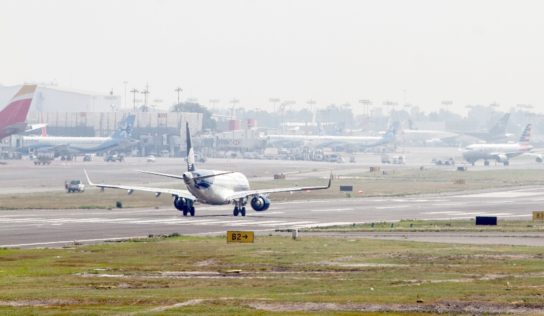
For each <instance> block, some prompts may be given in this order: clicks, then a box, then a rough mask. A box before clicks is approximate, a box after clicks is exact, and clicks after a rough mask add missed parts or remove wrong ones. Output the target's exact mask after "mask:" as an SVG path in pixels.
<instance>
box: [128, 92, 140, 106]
mask: <svg viewBox="0 0 544 316" xmlns="http://www.w3.org/2000/svg"><path fill="white" fill-rule="evenodd" d="M138 92H140V91H138V90H136V88H134V89H132V90H130V93H132V107H133V111H134V112H136V93H138Z"/></svg>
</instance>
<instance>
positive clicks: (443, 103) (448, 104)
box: [440, 100, 453, 109]
mask: <svg viewBox="0 0 544 316" xmlns="http://www.w3.org/2000/svg"><path fill="white" fill-rule="evenodd" d="M440 104H442V106H443V107H445V108H446V109H447V108H449V107H451V106H452V105H453V101H451V100H443V101H442V102H440Z"/></svg>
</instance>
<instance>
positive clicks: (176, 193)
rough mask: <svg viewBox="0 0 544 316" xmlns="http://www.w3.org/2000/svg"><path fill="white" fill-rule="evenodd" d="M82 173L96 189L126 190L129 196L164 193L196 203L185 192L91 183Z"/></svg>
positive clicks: (187, 192)
mask: <svg viewBox="0 0 544 316" xmlns="http://www.w3.org/2000/svg"><path fill="white" fill-rule="evenodd" d="M83 171H84V172H85V177H86V178H87V182H88V183H89V185H90V186H94V187H97V188H102V189H120V190H127V191H128V192H129V194H130V193H132V192H133V191H144V192H153V193H155V195H156V196H159V195H160V194H161V193H165V194H171V195H175V196H178V197H181V198H184V199H187V200H191V201H196V197H194V196H193V195H192V194H191V193H190V192H189V191H187V190H178V189H168V188H150V187H139V186H132V185H117V184H105V183H93V182H92V181H91V179H90V178H89V175H88V174H87V170H83Z"/></svg>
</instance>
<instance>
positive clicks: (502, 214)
mask: <svg viewBox="0 0 544 316" xmlns="http://www.w3.org/2000/svg"><path fill="white" fill-rule="evenodd" d="M420 214H427V215H434V214H436V215H451V216H464V215H474V216H510V215H513V214H512V213H493V212H487V211H483V212H478V211H474V212H457V211H444V212H423V213H420Z"/></svg>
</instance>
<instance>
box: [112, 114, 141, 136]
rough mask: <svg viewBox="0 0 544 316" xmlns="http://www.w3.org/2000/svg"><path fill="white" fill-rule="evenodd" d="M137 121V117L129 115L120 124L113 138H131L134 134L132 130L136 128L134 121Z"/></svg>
mask: <svg viewBox="0 0 544 316" xmlns="http://www.w3.org/2000/svg"><path fill="white" fill-rule="evenodd" d="M135 120H136V115H134V114H129V115H128V116H127V117H125V118H124V119H123V120H121V122H119V128H118V129H117V130H116V131H115V133H113V135H112V136H111V137H112V138H123V139H124V138H129V137H130V135H131V134H132V129H133V128H134V121H135Z"/></svg>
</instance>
